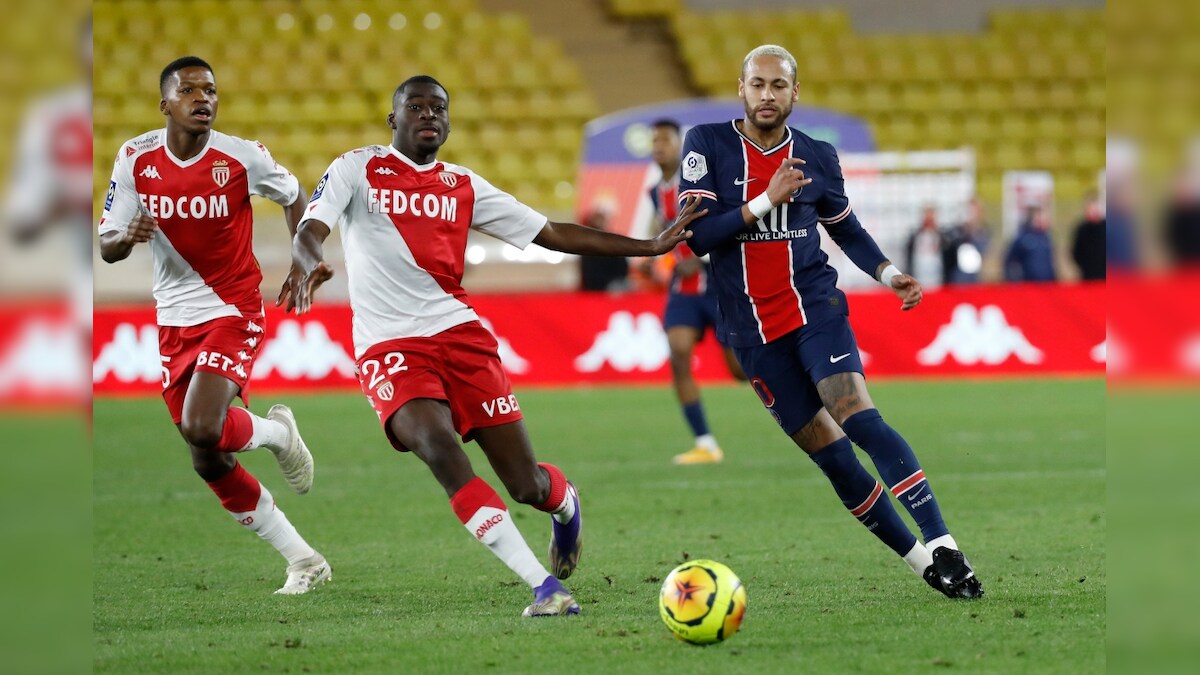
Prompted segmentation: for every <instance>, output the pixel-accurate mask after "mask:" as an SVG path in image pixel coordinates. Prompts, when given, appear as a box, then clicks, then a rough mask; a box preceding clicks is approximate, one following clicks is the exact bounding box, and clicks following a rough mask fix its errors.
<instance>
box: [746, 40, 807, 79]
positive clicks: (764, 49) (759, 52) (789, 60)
mask: <svg viewBox="0 0 1200 675" xmlns="http://www.w3.org/2000/svg"><path fill="white" fill-rule="evenodd" d="M760 56H774V57H775V58H777V59H781V60H782V61H783V62H784V63H786V64H787V65H788V66H789V67H790V68H791V69H792V83H793V84H795V83H796V75H797V73H796V71H797V68H798V66H797V65H796V57H794V56H792V53H791V52H789V51H788V50H786V49H784V48H783V47H780V46H779V45H759V46H757V47H755V48H754V49H751V50H750V53H749V54H747V55H746V58H744V59H742V74H741V78H742V79H745V77H746V69H747V68H749V67H750V62H751V61H753V60H754V59H757V58H758V57H760Z"/></svg>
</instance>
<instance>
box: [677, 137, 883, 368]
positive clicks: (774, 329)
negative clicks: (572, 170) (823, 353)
mask: <svg viewBox="0 0 1200 675" xmlns="http://www.w3.org/2000/svg"><path fill="white" fill-rule="evenodd" d="M786 157H799V158H801V159H803V160H805V162H806V163H805V164H803V165H800V167H799V168H801V169H803V170H804V173H805V175H806V176H807V177H808V178H811V179H812V183H810V184H808V185H806V186H804V187H803V188H801V189H800V190H799V191H798V192H796V193H795V194H793V195H792V198H791V200H790V201H788V202H784V203H783V204H780V205H779V206H777V207H775V209H774V210H773V211H771V212H770V213H768V214H767V215H766V216H765V217H763V218H762V219H761V220H759V221H758V222H757V223H754V224H751V225H746V226H742V227H739V225H741V221H738V224H737V225H735V228H736V232H733V231H731V233H730V235H729V236H728V237H726V238H724V239H722V240H721V241H717V242H711V241H709V242H708V243H707V244H703V245H702V244H700V243H699V242H698V241H697V240H699V239H700V232H701V231H702V230H703V229H704V228H705V225H706V221H712V220H713V219H714V218H717V217H720V216H721V215H722V214H727V213H728V212H730V211H733V210H740V208H741V206H742V204H745V203H746V202H748V201H750V200H752V199H753V198H755V197H757V196H758V195H759V194H761V193H763V192H765V191H766V188H767V184H768V183H769V182H770V180H771V176H772V175H774V173H775V171H776V170H777V169H778V168H779V165H780V163H781V162H782V160H783V159H784V158H786ZM681 175H682V176H681V178H682V179H681V181H680V192H679V198H680V200H681V201H682V200H683V199H684V198H686V197H687V196H689V195H697V196H699V197H701V198H702V203H701V204H700V208H701V209H704V208H707V209H709V214H708V215H707V216H705V217H704V218H701V219H700V220H698V221H696V222H695V223H694V224H693V226H692V227H693V229H694V230H695V233H696V234H695V237H694V239H693V240H689V242H688V243H689V246H692V247H693V248H694V249H697V250H696V252H697V253H700V254H703V253H709V254H710V263H711V264H710V271H711V277H712V282H713V283H714V284H715V285H716V288H717V297H718V299H719V301H720V309H721V321H720V324H721V325H720V326H719V334H720V335H721V336H722V337H723V341H725V342H726V344H728V345H730V346H732V347H750V346H753V345H759V344H765V343H768V342H771V341H772V340H775V339H778V338H779V337H782V336H783V335H786V334H787V333H789V332H791V331H794V330H796V329H798V328H800V327H802V326H804V325H805V324H808V323H813V322H815V321H819V320H820V319H822V318H824V317H827V316H832V315H836V314H843V315H844V314H845V313H846V311H847V310H846V305H845V303H846V297H845V294H843V293H842V292H841V291H839V290H838V289H837V286H836V284H837V272H836V271H835V270H834V269H833V268H832V267H830V266H829V264H828V263H829V258H828V256H826V255H825V252H824V251H822V250H821V238H820V235H819V234H818V231H817V223H820V224H822V225H824V226H825V228H826V230H827V231H828V232H829V233H830V235H831V236H832V237H833V238H834V240H835V241H836V242H837V243H838V244H839V245H841V246H842V248H843V249H845V250H846V252H847V254H848V255H849V257H850V258H851V260H853V261H854V262H855V264H856V265H858V266H859V267H860V268H862V269H864V270H865V271H867V273H868V274H871V275H874V272H875V268H876V266H878V265H879V264H880V263H882V262H883V261H884V260H885V258H884V256H883V254H882V253H881V252H880V251H879V247H878V246H876V245H875V242H874V241H873V240H871V238H870V236H869V235H868V234H867V233H866V232H865V231H864V230H863V229H862V226H861V225H860V224H859V223H858V219H857V218H855V217H854V214H853V213H852V212H851V209H850V201H849V199H847V197H846V193H845V189H844V184H843V179H842V169H841V166H840V165H839V163H838V157H837V152H836V151H835V150H834V148H833V146H832V145H830V144H829V143H825V142H823V141H817V140H815V139H813V138H811V137H809V136H807V135H805V134H804V133H802V132H800V131H799V130H797V129H793V128H791V127H788V128H787V134H786V135H785V136H784V138H783V140H782V141H781V142H780V143H779V145H776V146H775V147H773V148H768V149H763V148H760V147H758V146H757V145H756V144H755V143H754V142H753V141H751V140H750V139H749V138H747V137H746V136H744V135H743V134H742V133H741V131H739V130H738V128H737V126H736V125H735V123H734V122H733V121H730V122H724V123H719V124H702V125H699V126H696V127H693V128H692V129H691V130H689V131H688V133H687V137H686V138H685V139H684V144H683V167H682V169H681ZM729 217H734V216H729ZM724 222H729V221H724ZM708 239H711V238H708ZM701 249H710V250H701Z"/></svg>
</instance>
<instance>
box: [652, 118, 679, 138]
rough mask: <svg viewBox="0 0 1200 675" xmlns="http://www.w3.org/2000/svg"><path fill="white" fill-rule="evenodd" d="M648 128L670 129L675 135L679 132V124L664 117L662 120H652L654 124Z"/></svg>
mask: <svg viewBox="0 0 1200 675" xmlns="http://www.w3.org/2000/svg"><path fill="white" fill-rule="evenodd" d="M650 128H651V129H670V130H671V131H674V132H675V134H676V135H678V134H679V131H680V128H679V122H676V121H675V120H673V119H668V118H666V117H664V118H662V119H657V120H654V122H653V123H652V124H651V125H650Z"/></svg>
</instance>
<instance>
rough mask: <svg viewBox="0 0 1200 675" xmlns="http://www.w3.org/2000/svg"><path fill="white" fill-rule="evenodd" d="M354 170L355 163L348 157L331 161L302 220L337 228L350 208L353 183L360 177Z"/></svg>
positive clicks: (359, 172) (314, 190) (315, 188)
mask: <svg viewBox="0 0 1200 675" xmlns="http://www.w3.org/2000/svg"><path fill="white" fill-rule="evenodd" d="M355 168H356V167H355V162H353V161H352V160H351V159H350V157H349V156H348V155H342V156H340V157H338V158H337V159H335V160H333V163H332V164H330V165H329V168H328V169H326V170H325V175H324V176H321V180H319V181H317V186H316V187H314V188H313V192H312V196H311V197H309V198H308V206H307V207H306V208H305V211H304V220H310V219H312V220H319V221H321V222H323V223H325V224H326V225H328V226H329V227H331V228H332V227H336V226H337V223H338V221H339V220H341V219H342V215H343V214H344V213H345V212H346V209H347V207H349V206H350V198H351V197H352V196H353V195H354V183H355V181H356V180H357V179H358V177H359V176H361V171H355Z"/></svg>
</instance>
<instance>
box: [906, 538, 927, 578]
mask: <svg viewBox="0 0 1200 675" xmlns="http://www.w3.org/2000/svg"><path fill="white" fill-rule="evenodd" d="M904 562H906V563H908V566H909V567H911V568H912V571H913V572H916V574H917V576H923V575H924V574H925V570H926V569H927V568H928V567H929V566H930V565H932V564H933V556H932V555H930V554H929V549H927V548H925V547H924V546H923V545H921V542H919V541H918V542H916V543H915V544H913V547H912V550H910V551H909V552H908V553H905V554H904Z"/></svg>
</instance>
